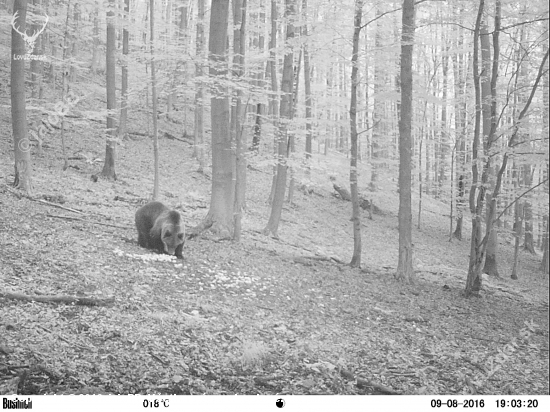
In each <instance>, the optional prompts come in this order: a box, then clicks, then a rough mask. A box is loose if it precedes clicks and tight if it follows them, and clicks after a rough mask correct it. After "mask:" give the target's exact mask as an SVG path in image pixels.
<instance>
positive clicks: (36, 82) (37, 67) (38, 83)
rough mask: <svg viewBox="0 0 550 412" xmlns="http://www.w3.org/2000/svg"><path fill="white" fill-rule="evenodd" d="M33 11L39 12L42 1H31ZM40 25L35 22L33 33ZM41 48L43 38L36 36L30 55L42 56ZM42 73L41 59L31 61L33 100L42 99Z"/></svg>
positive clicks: (42, 64)
mask: <svg viewBox="0 0 550 412" xmlns="http://www.w3.org/2000/svg"><path fill="white" fill-rule="evenodd" d="M32 4H33V6H34V7H35V10H40V9H41V6H42V0H33V2H32ZM41 28H42V25H41V24H40V22H36V23H34V24H33V25H32V30H33V32H34V33H38V32H39V31H40V29H41ZM43 47H44V38H43V36H38V37H37V38H36V41H35V42H34V50H33V51H32V54H33V55H35V56H43V55H44V53H43ZM43 72H44V63H43V61H42V59H41V58H37V59H33V60H31V74H32V77H31V82H32V94H31V97H32V98H33V99H36V98H42V75H43Z"/></svg>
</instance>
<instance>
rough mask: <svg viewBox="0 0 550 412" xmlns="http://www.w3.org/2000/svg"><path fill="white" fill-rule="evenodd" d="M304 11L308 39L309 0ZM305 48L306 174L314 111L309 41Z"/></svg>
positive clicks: (309, 155) (304, 28) (303, 3)
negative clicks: (312, 109)
mask: <svg viewBox="0 0 550 412" xmlns="http://www.w3.org/2000/svg"><path fill="white" fill-rule="evenodd" d="M302 11H303V13H304V16H305V18H306V21H305V23H304V26H303V35H304V38H306V39H307V38H308V28H307V0H303V1H302ZM303 48H304V90H305V98H306V101H305V103H306V153H305V156H306V172H307V173H309V170H310V168H309V159H310V158H311V139H312V127H311V126H312V125H311V123H312V111H311V103H312V100H311V67H310V60H309V50H308V43H307V41H306V42H305V43H304V45H303Z"/></svg>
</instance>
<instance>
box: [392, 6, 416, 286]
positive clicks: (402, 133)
mask: <svg viewBox="0 0 550 412" xmlns="http://www.w3.org/2000/svg"><path fill="white" fill-rule="evenodd" d="M414 28H415V22H414V0H404V1H403V17H402V35H401V73H400V83H401V105H400V113H401V115H400V120H399V215H398V220H399V258H398V264H397V273H396V277H397V279H399V280H402V281H406V282H410V281H412V276H413V266H412V257H413V249H412V211H411V160H412V156H411V150H412V147H411V144H412V133H411V131H412V130H411V129H412V88H413V75H412V55H413V43H414Z"/></svg>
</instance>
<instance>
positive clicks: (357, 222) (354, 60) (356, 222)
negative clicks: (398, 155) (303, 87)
mask: <svg viewBox="0 0 550 412" xmlns="http://www.w3.org/2000/svg"><path fill="white" fill-rule="evenodd" d="M362 16H363V0H356V1H355V16H354V19H353V23H354V24H353V51H352V54H351V101H350V107H349V123H350V140H351V157H350V173H349V181H350V192H351V205H352V218H351V220H352V222H353V256H352V258H351V262H350V266H351V267H360V266H361V208H360V207H359V193H358V190H357V180H358V178H357V175H358V173H357V84H358V83H359V76H358V71H359V68H358V64H359V63H358V54H359V41H360V37H359V36H360V34H361V18H362Z"/></svg>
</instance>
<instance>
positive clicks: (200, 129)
mask: <svg viewBox="0 0 550 412" xmlns="http://www.w3.org/2000/svg"><path fill="white" fill-rule="evenodd" d="M196 45H197V50H196V54H197V61H196V63H195V78H196V85H197V88H196V90H197V91H196V93H195V131H194V133H193V137H194V145H193V156H194V157H196V158H197V161H198V162H199V172H200V173H202V172H203V171H204V101H203V99H204V86H203V83H202V80H200V77H201V76H202V74H203V59H204V57H203V56H204V0H198V16H197V41H196Z"/></svg>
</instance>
